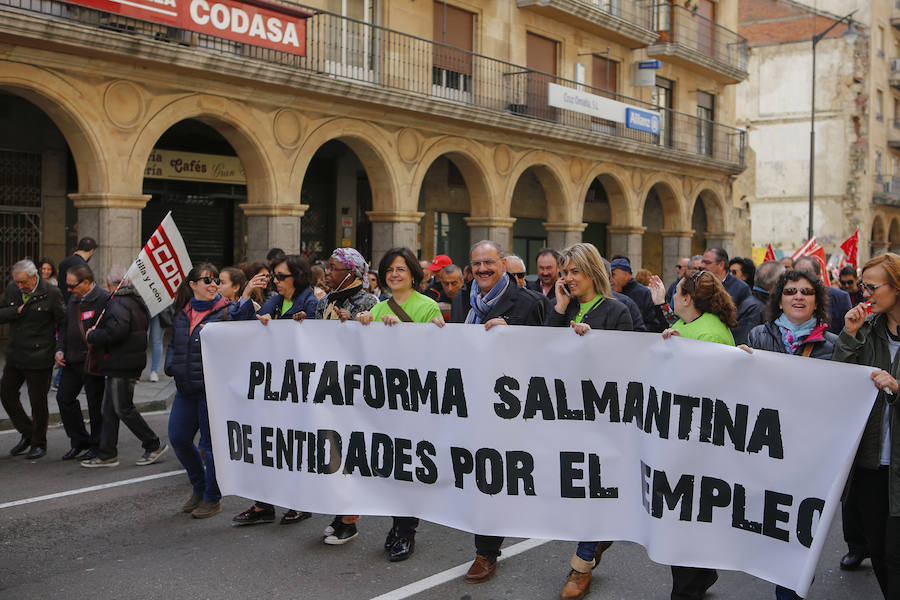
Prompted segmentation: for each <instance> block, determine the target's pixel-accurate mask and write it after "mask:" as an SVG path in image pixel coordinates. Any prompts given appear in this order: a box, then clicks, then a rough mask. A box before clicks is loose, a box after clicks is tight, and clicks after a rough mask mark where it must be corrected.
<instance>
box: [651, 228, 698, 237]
mask: <svg viewBox="0 0 900 600" xmlns="http://www.w3.org/2000/svg"><path fill="white" fill-rule="evenodd" d="M659 233H660V235H662V236H663V237H664V238H666V237H674V238H689V237H693V236H694V230H693V229H692V230H690V231H674V230H668V229H663V230H662V231H660V232H659Z"/></svg>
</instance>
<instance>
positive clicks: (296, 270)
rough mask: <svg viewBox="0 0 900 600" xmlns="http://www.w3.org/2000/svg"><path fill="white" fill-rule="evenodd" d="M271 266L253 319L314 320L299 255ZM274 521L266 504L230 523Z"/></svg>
mask: <svg viewBox="0 0 900 600" xmlns="http://www.w3.org/2000/svg"><path fill="white" fill-rule="evenodd" d="M276 260H277V262H275V265H274V266H273V267H272V278H273V279H274V281H275V290H276V292H277V293H275V294H273V295H272V297H271V298H269V299H268V300H266V302H265V304H263V305H262V308H260V309H259V310H258V311H257V312H256V318H257V319H259V320H260V322H261V323H262V324H263V325H268V324H269V321H271V320H272V319H293V320H295V321H302V320H303V319H306V318H310V319H315V318H316V304H318V302H319V300H318V298H316V295H315V294H314V293H313V287H312V272H311V271H310V268H309V263H308V262H307V261H306V259H305V258H303V257H302V256H300V255H299V254H288V255H287V256H285V257H284V258H281V259H276ZM311 516H312V514H310V513H308V512H305V511H299V510H294V509H289V510H287V511H286V512H285V513H284V515H283V516H282V517H281V524H282V525H289V524H292V523H299V522H300V521H304V520H306V519H308V518H310V517H311ZM274 520H275V507H274V506H272V505H271V504H269V503H268V502H254V503H253V506H251V507H250V508H248V509H247V510H245V511H244V512H242V513H239V514H237V515H235V516H234V517H233V518H232V519H231V522H232V524H233V525H255V524H257V523H271V522H272V521H274Z"/></svg>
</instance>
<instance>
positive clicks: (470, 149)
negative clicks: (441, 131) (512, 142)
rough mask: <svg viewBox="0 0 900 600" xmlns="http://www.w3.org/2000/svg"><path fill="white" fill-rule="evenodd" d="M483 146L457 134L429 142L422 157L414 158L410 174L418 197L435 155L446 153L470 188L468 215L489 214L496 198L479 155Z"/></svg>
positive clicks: (491, 182) (438, 156)
mask: <svg viewBox="0 0 900 600" xmlns="http://www.w3.org/2000/svg"><path fill="white" fill-rule="evenodd" d="M482 153H483V148H482V147H481V146H480V145H479V144H477V143H475V142H472V141H470V140H466V139H463V138H458V137H445V138H441V139H440V140H438V141H436V142H434V143H433V144H431V145H430V146H429V147H428V148H427V149H426V150H425V152H424V153H423V154H422V156H421V157H420V158H419V159H417V162H418V164H417V166H416V169H415V171H414V172H413V175H412V182H411V188H412V191H413V192H414V193H415V197H416V198H418V197H419V196H418V191H419V190H420V189H421V188H422V185H423V183H424V181H425V175H426V173H428V170H429V169H430V168H431V165H432V164H434V161H436V160H437V159H438V158H440V157H442V156H446V157H447V158H449V159H450V160H451V161H453V164H454V165H456V168H457V169H459V171H460V173H462V176H463V179H464V180H465V182H466V187H467V188H468V191H469V214H470V215H471V216H473V217H484V216H488V215H489V214H490V210H491V199H492V198H495V197H496V190H495V185H493V184H494V182H493V181H492V180H491V178H490V177H489V176H488V170H487V168H486V167H485V161H484V160H483V158H482V157H481V156H480V155H481V154H482Z"/></svg>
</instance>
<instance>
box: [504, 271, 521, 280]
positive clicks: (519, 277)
mask: <svg viewBox="0 0 900 600" xmlns="http://www.w3.org/2000/svg"><path fill="white" fill-rule="evenodd" d="M507 273H509V274H510V276H511V277H515V278H516V279H525V273H524V272H522V273H513V272H512V271H507Z"/></svg>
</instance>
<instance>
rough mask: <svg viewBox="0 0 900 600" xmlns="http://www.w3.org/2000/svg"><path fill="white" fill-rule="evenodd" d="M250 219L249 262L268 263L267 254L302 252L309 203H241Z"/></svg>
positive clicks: (248, 235) (248, 234)
mask: <svg viewBox="0 0 900 600" xmlns="http://www.w3.org/2000/svg"><path fill="white" fill-rule="evenodd" d="M238 206H239V208H240V209H241V210H242V211H244V214H245V215H246V216H247V260H248V261H254V262H255V261H258V262H266V253H268V251H269V250H270V249H272V248H281V249H282V250H284V253H285V254H299V253H300V218H301V217H302V216H303V215H304V214H305V213H306V209H308V208H309V205H308V204H249V203H247V204H239V205H238Z"/></svg>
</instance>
